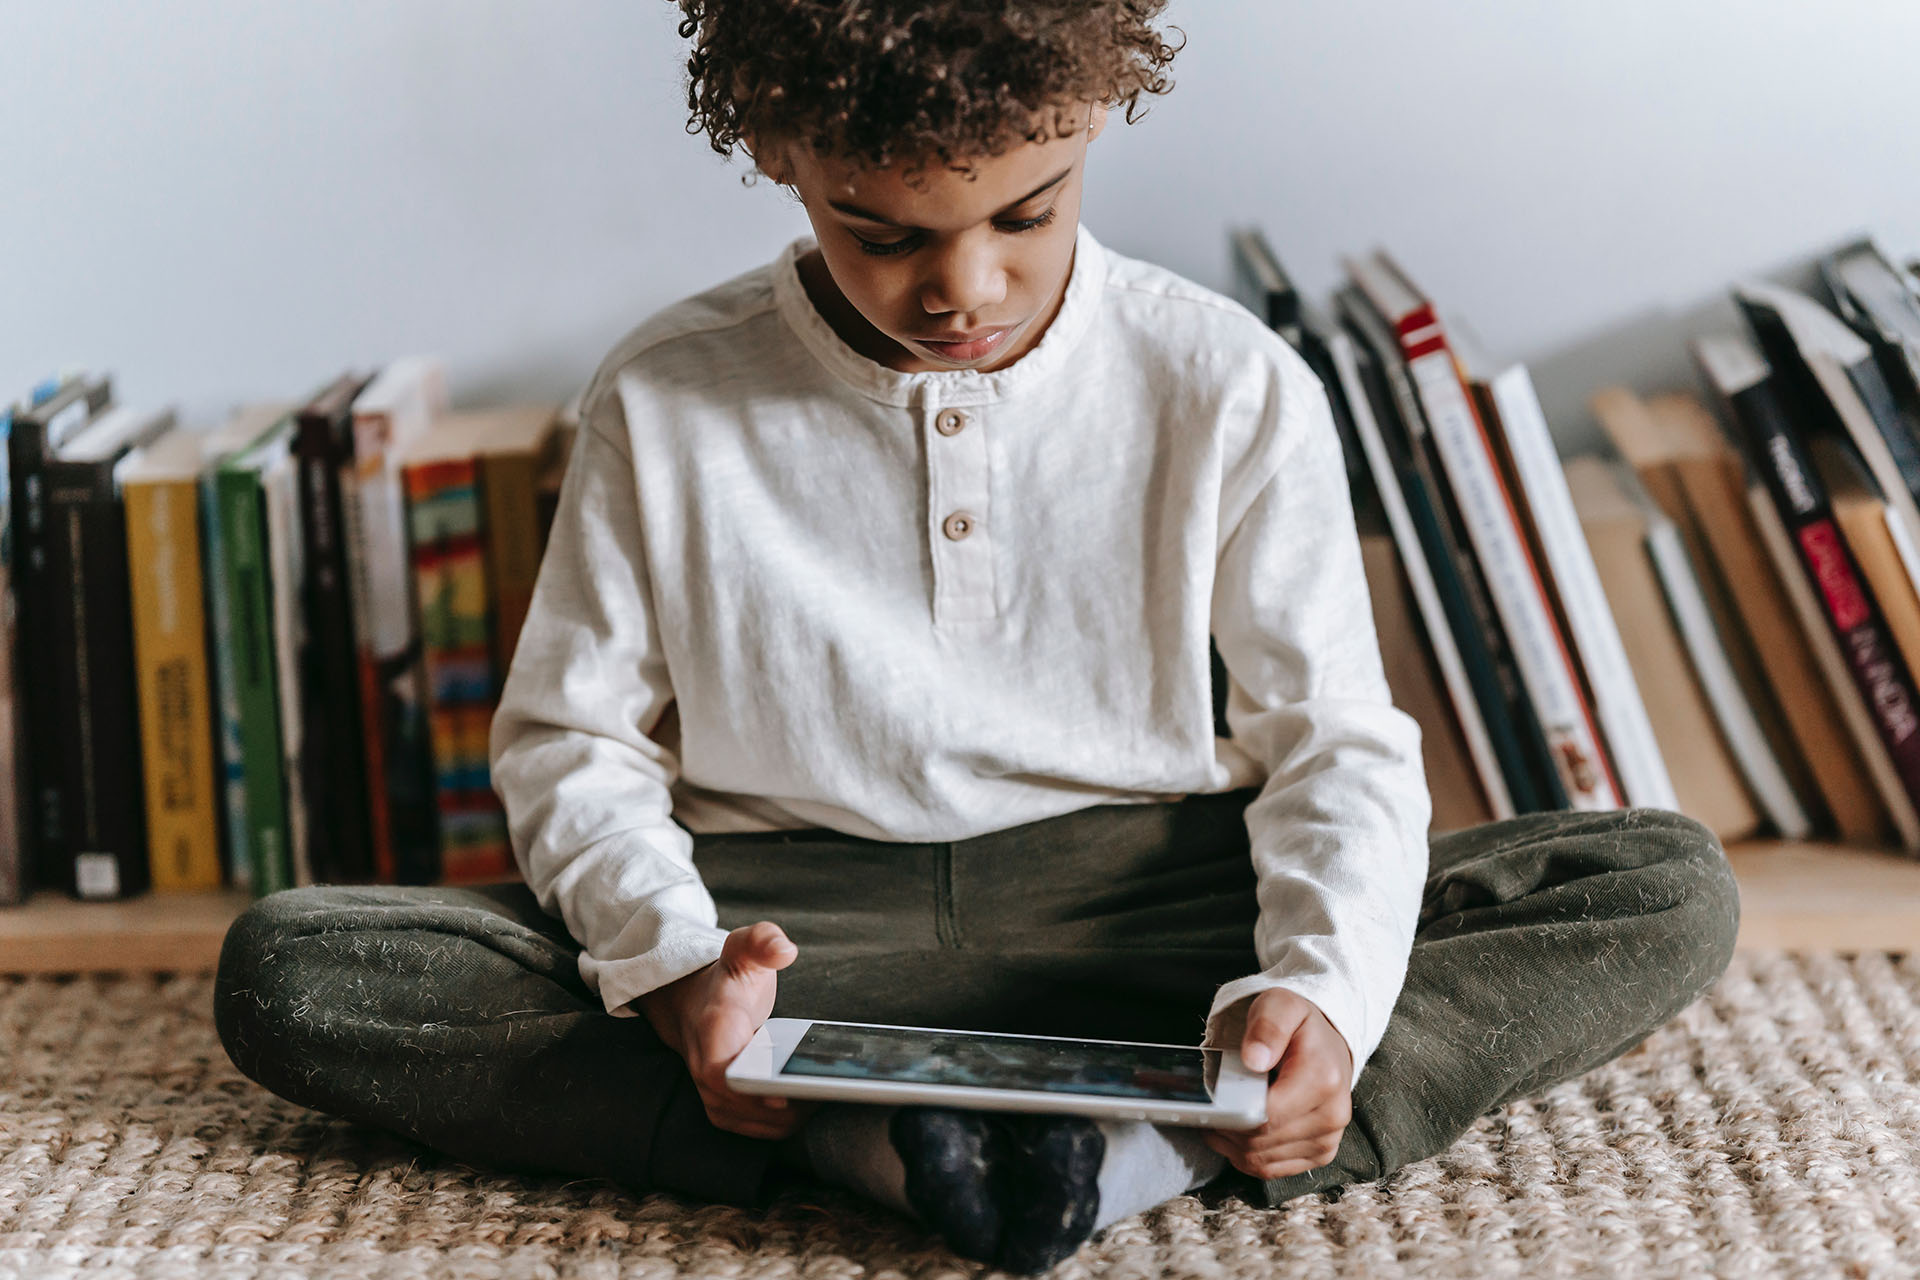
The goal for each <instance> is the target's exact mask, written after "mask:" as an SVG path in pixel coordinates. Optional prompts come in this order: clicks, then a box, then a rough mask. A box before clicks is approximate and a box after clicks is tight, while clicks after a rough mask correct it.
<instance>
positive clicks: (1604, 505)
mask: <svg viewBox="0 0 1920 1280" xmlns="http://www.w3.org/2000/svg"><path fill="white" fill-rule="evenodd" d="M1565 474H1566V480H1567V488H1568V491H1569V492H1570V494H1571V495H1572V497H1573V502H1574V508H1575V510H1576V511H1577V512H1578V513H1579V520H1580V525H1581V528H1582V529H1584V530H1585V531H1586V536H1587V541H1588V545H1589V546H1590V547H1591V549H1592V553H1593V560H1594V566H1595V569H1596V571H1597V572H1598V573H1599V575H1600V579H1601V582H1602V584H1603V586H1604V589H1605V591H1606V595H1607V599H1608V601H1609V602H1610V603H1611V605H1612V608H1613V611H1614V614H1615V616H1616V617H1617V618H1618V620H1619V625H1620V636H1621V641H1622V643H1623V645H1624V646H1625V648H1626V650H1627V658H1628V661H1629V662H1630V663H1631V664H1632V666H1633V669H1634V673H1635V675H1636V676H1637V677H1638V679H1639V681H1640V686H1641V688H1642V689H1644V690H1645V692H1646V707H1647V713H1648V715H1649V717H1650V718H1651V719H1652V722H1653V727H1654V733H1655V735H1656V736H1657V737H1658V738H1659V740H1660V742H1661V743H1662V744H1663V746H1665V747H1666V751H1665V756H1666V759H1667V760H1668V762H1669V768H1670V770H1671V774H1670V776H1671V777H1672V779H1673V787H1674V792H1675V794H1676V796H1677V798H1678V801H1679V809H1680V811H1681V812H1682V813H1685V814H1686V815H1687V816H1689V817H1691V818H1694V819H1696V820H1698V821H1700V822H1702V823H1704V824H1706V826H1708V827H1709V828H1711V829H1712V830H1713V832H1714V833H1715V834H1716V835H1718V836H1719V837H1720V838H1721V839H1722V840H1723V841H1726V840H1734V839H1738V838H1740V837H1743V836H1747V835H1750V834H1752V833H1753V831H1754V830H1755V829H1756V828H1757V827H1758V826H1759V822H1760V815H1759V812H1758V810H1757V809H1755V807H1754V804H1753V800H1752V798H1751V796H1750V795H1749V793H1748V791H1747V787H1746V784H1745V782H1744V781H1743V780H1742V778H1741V776H1740V772H1739V769H1738V767H1737V766H1736V765H1735V763H1734V761H1733V758H1732V756H1731V754H1730V753H1729V752H1728V750H1727V746H1726V743H1725V740H1724V739H1723V738H1722V736H1721V732H1720V726H1719V724H1718V722H1717V721H1716V720H1715V718H1714V714H1713V709H1712V708H1711V707H1710V706H1709V705H1708V703H1707V699H1706V695H1705V693H1704V692H1703V691H1702V689H1701V687H1700V683H1699V681H1698V680H1697V679H1696V678H1695V675H1694V668H1693V663H1692V660H1691V658H1690V657H1689V655H1688V652H1687V647H1686V644H1685V642H1684V640H1683V639H1682V638H1681V635H1680V629H1679V627H1678V625H1677V623H1676V621H1675V618H1674V615H1673V613H1672V611H1671V609H1670V607H1669V605H1668V600H1667V595H1666V590H1665V586H1664V584H1663V582H1662V580H1661V577H1660V574H1659V572H1658V570H1657V569H1656V567H1655V561H1654V556H1653V550H1652V547H1651V546H1650V544H1649V541H1648V534H1649V533H1650V532H1651V530H1650V528H1649V524H1648V517H1649V515H1650V514H1652V515H1657V514H1658V511H1657V508H1654V509H1650V508H1648V507H1647V506H1644V505H1642V504H1640V503H1637V502H1635V501H1634V500H1633V499H1632V497H1631V496H1630V495H1629V492H1628V489H1627V487H1626V485H1625V484H1624V483H1623V477H1622V475H1621V473H1620V471H1619V470H1617V469H1616V468H1615V467H1614V466H1612V465H1611V464H1609V463H1607V462H1606V461H1604V460H1602V459H1599V458H1594V457H1579V458H1571V459H1569V460H1568V461H1567V464H1566V471H1565Z"/></svg>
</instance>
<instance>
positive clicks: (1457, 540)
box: [1335, 287, 1566, 813]
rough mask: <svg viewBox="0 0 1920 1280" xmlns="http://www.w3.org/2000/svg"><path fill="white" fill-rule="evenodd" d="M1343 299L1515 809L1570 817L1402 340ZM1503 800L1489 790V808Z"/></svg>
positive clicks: (1352, 300)
mask: <svg viewBox="0 0 1920 1280" xmlns="http://www.w3.org/2000/svg"><path fill="white" fill-rule="evenodd" d="M1335 299H1336V305H1337V307H1338V309H1339V311H1340V314H1341V316H1342V319H1343V320H1344V322H1345V323H1346V325H1347V329H1348V332H1349V333H1350V334H1351V335H1352V337H1353V340H1354V343H1355V349H1356V351H1360V352H1364V353H1365V356H1366V362H1365V363H1364V364H1363V365H1362V367H1361V371H1362V381H1363V383H1364V385H1365V387H1366V391H1367V396H1368V400H1369V403H1370V406H1371V408H1372V410H1373V412H1372V419H1371V420H1372V421H1373V422H1374V423H1375V424H1377V426H1378V427H1379V429H1380V434H1381V437H1382V440H1383V441H1384V444H1385V447H1386V450H1387V452H1388V455H1389V457H1390V459H1391V464H1392V469H1393V471H1394V473H1395V475H1396V476H1397V477H1398V480H1399V485H1400V490H1401V493H1402V495H1403V496H1404V498H1405V499H1406V502H1407V509H1408V512H1409V514H1410V515H1411V517H1412V519H1413V522H1414V526H1415V528H1416V530H1417V531H1418V534H1419V537H1420V542H1421V545H1422V548H1423V549H1424V550H1425V552H1426V556H1427V564H1428V567H1429V568H1430V570H1431V571H1432V574H1433V578H1434V584H1435V587H1436V589H1437V590H1438V592H1439V593H1440V597H1441V600H1442V602H1443V604H1444V606H1445V609H1446V612H1447V618H1448V622H1449V625H1450V626H1451V629H1452V632H1453V638H1454V641H1455V644H1456V645H1457V646H1458V648H1459V650H1460V655H1461V660H1462V662H1463V663H1464V665H1465V666H1466V669H1467V675H1468V678H1469V680H1470V681H1471V682H1472V685H1473V690H1474V698H1475V701H1476V702H1477V703H1478V704H1479V707H1480V714H1481V717H1482V720H1483V722H1484V723H1485V725H1486V728H1487V737H1488V740H1489V741H1490V742H1491V743H1492V746H1493V750H1494V754H1495V755H1496V756H1497V757H1498V759H1499V762H1500V771H1501V775H1502V777H1503V779H1504V781H1505V784H1506V791H1507V793H1508V796H1509V797H1510V799H1511V801H1512V805H1513V808H1514V810H1515V812H1518V813H1533V812H1537V811H1540V810H1546V809H1559V808H1564V807H1565V805H1566V793H1565V790H1564V788H1562V787H1561V786H1560V783H1559V776H1558V774H1557V772H1556V771H1555V770H1554V769H1553V768H1552V767H1551V765H1550V763H1549V762H1548V760H1547V740H1546V735H1545V734H1544V733H1542V732H1541V729H1540V721H1539V718H1538V717H1537V716H1536V715H1535V714H1534V711H1533V704H1532V703H1531V702H1530V701H1529V700H1528V698H1527V695H1526V690H1525V689H1524V688H1523V687H1522V686H1521V682H1520V673H1519V671H1518V669H1517V668H1516V667H1515V665H1514V661H1513V653H1512V649H1511V646H1510V645H1509V644H1508V642H1507V633H1506V628H1505V627H1504V626H1503V625H1502V623H1501V621H1500V619H1499V617H1498V615H1497V614H1496V613H1495V611H1494V607H1493V602H1492V600H1491V598H1490V597H1489V595H1488V592H1487V585H1486V579H1485V577H1484V576H1483V574H1482V573H1481V569H1480V563H1479V561H1478V560H1477V559H1476V558H1475V557H1474V555H1473V553H1472V552H1471V550H1470V549H1469V548H1468V547H1467V545H1466V535H1465V533H1464V532H1463V531H1462V529H1461V525H1460V513H1459V511H1458V509H1457V508H1456V506H1455V504H1454V503H1453V500H1452V495H1451V493H1450V492H1449V491H1448V489H1447V487H1446V486H1445V485H1444V484H1442V483H1441V482H1440V481H1439V479H1438V475H1437V472H1438V467H1439V461H1438V459H1437V458H1435V457H1434V456H1433V450H1432V433H1431V432H1430V431H1429V430H1428V429H1427V424H1426V420H1425V418H1424V417H1423V416H1422V411H1421V408H1420V400H1419V396H1418V394H1417V393H1416V392H1415V390H1414V386H1413V380H1412V378H1411V377H1410V376H1409V374H1408V372H1407V366H1406V361H1405V360H1404V359H1403V358H1402V356H1401V354H1400V343H1399V339H1398V338H1397V337H1395V335H1394V333H1393V331H1392V330H1391V329H1390V328H1388V327H1387V324H1386V322H1385V321H1384V320H1382V319H1381V318H1380V317H1379V315H1378V314H1377V313H1375V311H1374V310H1373V308H1372V307H1371V306H1370V305H1368V303H1367V302H1366V300H1365V299H1364V298H1363V297H1361V295H1360V293H1359V291H1358V290H1356V289H1353V288H1351V287H1348V288H1344V289H1341V290H1340V291H1339V292H1338V293H1337V294H1336V295H1335ZM1496 798H1497V793H1496V792H1495V791H1493V790H1489V802H1490V803H1493V802H1494V801H1495V800H1496ZM1496 811H1497V810H1496Z"/></svg>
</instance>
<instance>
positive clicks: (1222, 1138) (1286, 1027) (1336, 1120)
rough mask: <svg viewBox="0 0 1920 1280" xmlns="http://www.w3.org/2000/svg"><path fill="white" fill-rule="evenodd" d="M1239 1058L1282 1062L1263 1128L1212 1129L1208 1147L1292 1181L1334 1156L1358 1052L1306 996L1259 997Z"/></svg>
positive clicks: (1349, 1106) (1259, 1065)
mask: <svg viewBox="0 0 1920 1280" xmlns="http://www.w3.org/2000/svg"><path fill="white" fill-rule="evenodd" d="M1240 1057H1241V1059H1242V1060H1243V1061H1244V1062H1245V1063H1246V1064H1247V1066H1248V1067H1249V1068H1250V1069H1252V1070H1254V1071H1264V1070H1268V1069H1270V1068H1272V1067H1273V1066H1274V1065H1275V1064H1278V1065H1279V1070H1278V1071H1275V1072H1274V1073H1273V1076H1272V1079H1271V1082H1270V1083H1269V1084H1268V1085H1267V1122H1266V1123H1265V1124H1263V1125H1261V1126H1260V1127H1259V1128H1258V1129H1207V1130H1205V1131H1204V1132H1205V1134H1206V1139H1207V1145H1208V1146H1210V1147H1212V1148H1213V1149H1214V1150H1215V1151H1218V1152H1219V1153H1220V1154H1221V1155H1223V1156H1225V1157H1227V1159H1228V1160H1230V1161H1231V1162H1232V1163H1233V1167H1234V1168H1236V1169H1238V1170H1240V1172H1242V1173H1245V1174H1249V1175H1251V1176H1252V1177H1255V1178H1261V1179H1266V1178H1288V1177H1292V1176H1293V1175H1294V1174H1296V1173H1305V1172H1306V1171H1307V1170H1309V1169H1318V1168H1319V1167H1320V1166H1321V1165H1323V1164H1327V1163H1329V1162H1330V1161H1332V1159H1333V1157H1334V1156H1335V1154H1337V1153H1338V1152H1339V1150H1340V1135H1341V1134H1342V1133H1343V1132H1344V1131H1345V1130H1346V1127H1347V1121H1348V1120H1349V1119H1350V1118H1352V1115H1353V1097H1352V1091H1351V1081H1352V1080H1353V1052H1352V1050H1350V1049H1349V1048H1347V1042H1346V1039H1345V1038H1344V1037H1343V1036H1341V1034H1340V1033H1339V1032H1338V1031H1335V1030H1334V1029H1333V1024H1332V1023H1331V1022H1328V1021H1327V1016H1326V1015H1325V1014H1323V1013H1321V1012H1320V1010H1319V1008H1318V1007H1317V1006H1316V1005H1315V1004H1314V1003H1313V1002H1312V1001H1311V1000H1308V999H1306V998H1305V997H1303V996H1297V995H1295V994H1294V993H1293V992H1291V991H1283V990H1279V989H1275V990H1272V991H1263V992H1261V993H1260V994H1259V995H1257V996H1255V997H1254V998H1253V1003H1252V1004H1251V1005H1250V1006H1249V1007H1248V1009H1247V1031H1246V1035H1245V1037H1244V1038H1243V1039H1242V1040H1241V1042H1240Z"/></svg>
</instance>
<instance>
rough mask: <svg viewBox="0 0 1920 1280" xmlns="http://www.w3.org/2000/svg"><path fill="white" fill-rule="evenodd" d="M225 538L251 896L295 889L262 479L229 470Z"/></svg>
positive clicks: (223, 488) (223, 479)
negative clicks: (284, 773) (284, 772)
mask: <svg viewBox="0 0 1920 1280" xmlns="http://www.w3.org/2000/svg"><path fill="white" fill-rule="evenodd" d="M218 486H219V491H220V523H221V528H220V536H221V543H222V547H221V550H222V556H221V559H222V560H223V561H224V564H223V566H222V567H223V568H224V569H225V571H226V575H225V576H226V597H227V607H228V609H229V611H230V621H231V633H230V635H229V636H228V637H226V638H227V639H229V640H230V641H231V645H230V649H231V653H232V670H233V677H234V691H235V693H236V694H237V695H238V698H237V701H238V704H239V712H240V772H241V782H242V786H243V788H244V790H245V793H246V801H245V803H246V845H247V861H248V865H249V869H250V871H251V872H252V880H253V892H254V895H255V896H256V897H260V896H265V895H266V894H269V893H274V892H277V891H278V890H281V889H287V888H291V887H292V885H293V860H292V856H291V854H290V853H289V852H288V848H287V793H286V781H285V779H284V778H283V777H282V776H281V769H280V706H279V702H278V695H277V692H276V690H275V687H274V669H273V630H272V627H273V613H272V605H273V601H272V596H271V590H272V583H271V579H270V578H269V577H268V573H269V570H268V564H267V548H266V509H265V505H264V504H263V503H262V501H261V497H260V477H259V474H258V473H257V472H255V471H253V470H251V469H245V470H241V469H235V470H231V471H226V470H223V471H222V472H220V474H219V477H218Z"/></svg>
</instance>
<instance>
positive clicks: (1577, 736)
mask: <svg viewBox="0 0 1920 1280" xmlns="http://www.w3.org/2000/svg"><path fill="white" fill-rule="evenodd" d="M1347 271H1348V275H1349V276H1350V277H1351V278H1352V280H1353V281H1354V283H1355V285H1356V286H1357V287H1358V288H1359V289H1360V291H1361V293H1362V294H1363V295H1365V297H1366V299H1367V301H1368V302H1369V303H1370V304H1371V305H1372V306H1373V307H1374V309H1375V310H1376V311H1377V312H1378V313H1379V314H1380V316H1381V318H1382V319H1384V320H1385V321H1386V322H1387V323H1388V324H1389V325H1390V326H1392V328H1393V329H1394V332H1395V334H1396V335H1397V336H1398V338H1399V339H1400V345H1401V349H1402V354H1403V355H1404V356H1405V357H1406V361H1407V368H1408V371H1409V373H1410V374H1411V376H1412V378H1413V381H1414V385H1415V387H1416V389H1417V391H1418V393H1419V396H1420V403H1421V407H1422V409H1424V410H1425V412H1426V418H1427V424H1428V427H1429V429H1430V430H1431V431H1432V434H1433V439H1434V442H1435V445H1436V447H1437V450H1438V452H1439V454H1440V459H1441V464H1442V467H1443V469H1444V471H1445V478H1446V481H1447V483H1448V485H1449V487H1450V488H1451V489H1452V490H1453V495H1454V500H1455V502H1456V503H1457V504H1458V506H1459V508H1460V511H1461V513H1462V515H1463V517H1464V518H1465V525H1466V530H1467V536H1468V540H1469V542H1470V544H1471V545H1472V547H1473V550H1474V553H1475V554H1476V555H1477V556H1478V557H1479V560H1480V563H1481V565H1482V567H1483V568H1484V570H1485V572H1486V575H1487V584H1488V588H1489V592H1490V594H1491V595H1492V597H1493V602H1494V606H1495V608H1496V609H1497V610H1498V611H1499V613H1500V617H1501V620H1502V621H1503V622H1504V623H1505V624H1506V627H1507V635H1508V638H1509V640H1510V641H1511V643H1512V646H1513V652H1514V657H1515V662H1516V665H1517V666H1518V667H1519V669H1520V677H1521V682H1522V683H1523V684H1524V686H1525V687H1526V690H1527V694H1528V697H1529V698H1530V700H1531V701H1532V703H1533V706H1534V710H1535V712H1536V714H1537V715H1538V716H1539V720H1540V727H1541V729H1542V731H1543V732H1544V733H1545V734H1546V737H1547V742H1548V748H1549V759H1550V761H1551V762H1552V764H1553V766H1554V768H1555V770H1556V772H1557V774H1558V776H1559V779H1560V782H1561V785H1562V786H1563V787H1564V788H1565V790H1566V795H1567V801H1568V804H1569V806H1570V807H1572V808H1574V809H1586V810H1604V809H1616V808H1619V807H1620V806H1621V804H1622V798H1621V795H1620V792H1619V788H1618V786H1617V784H1616V782H1615V779H1614V777H1613V774H1612V768H1611V765H1610V764H1609V762H1608V760H1607V758H1606V756H1605V754H1604V753H1603V752H1602V750H1601V747H1600V738H1599V732H1598V730H1597V729H1596V728H1595V725H1594V721H1593V715H1592V712H1591V710H1590V709H1589V708H1588V706H1587V704H1586V699H1585V697H1584V695H1583V693H1582V691H1581V689H1580V685H1579V679H1578V676H1577V675H1576V673H1575V671H1574V668H1573V660H1572V657H1571V655H1570V654H1569V653H1568V651H1567V646H1566V642H1565V640H1564V638H1563V637H1562V636H1561V635H1560V632H1559V629H1558V628H1557V627H1556V626H1555V625H1554V620H1553V617H1552V612H1551V605H1550V604H1549V602H1548V599H1547V596H1546V592H1545V590H1544V588H1543V586H1542V583H1541V579H1540V575H1539V572H1538V570H1537V568H1536V567H1535V565H1534V562H1533V558H1532V556H1531V555H1530V554H1529V553H1528V550H1527V547H1526V543H1525V539H1524V537H1523V535H1522V532H1521V529H1520V525H1519V522H1518V518H1517V516H1516V515H1515V512H1514V507H1513V502H1512V499H1511V498H1510V497H1509V495H1508V493H1507V488H1506V485H1505V483H1504V482H1503V481H1502V479H1501V477H1500V473H1499V470H1498V467H1497V466H1496V464H1495V460H1494V454H1493V449H1492V446H1491V444H1490V443H1489V441H1488V439H1487V432H1486V428H1485V425H1484V424H1483V423H1482V422H1481V421H1480V417H1479V414H1478V413H1477V412H1476V410H1475V409H1474V406H1473V403H1472V400H1471V398H1470V397H1469V396H1468V394H1467V389H1466V386H1465V384H1464V382H1463V380H1462V377H1461V372H1460V369H1459V367H1458V365H1457V364H1456V362H1455V360H1454V356H1453V352H1452V350H1451V348H1449V347H1448V345H1447V339H1446V333H1445V330H1444V329H1443V328H1442V326H1441V324H1440V322H1439V319H1438V317H1437V315H1436V314H1435V312H1434V309H1433V306H1432V304H1431V303H1430V302H1428V301H1427V299H1426V298H1425V297H1423V296H1422V295H1421V294H1420V293H1419V292H1418V290H1417V289H1415V288H1414V286H1413V285H1412V283H1411V282H1410V281H1409V280H1408V279H1407V277H1406V275H1405V274H1404V273H1403V272H1401V271H1400V270H1399V269H1398V268H1397V267H1396V266H1395V265H1394V264H1393V262H1392V261H1391V260H1390V259H1389V258H1387V256H1386V255H1385V254H1383V253H1375V254H1373V255H1371V256H1370V257H1369V258H1367V259H1365V260H1359V261H1350V262H1349V263H1348V264H1347Z"/></svg>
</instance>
